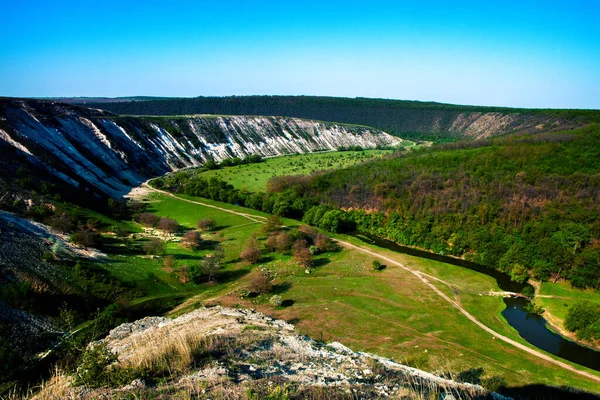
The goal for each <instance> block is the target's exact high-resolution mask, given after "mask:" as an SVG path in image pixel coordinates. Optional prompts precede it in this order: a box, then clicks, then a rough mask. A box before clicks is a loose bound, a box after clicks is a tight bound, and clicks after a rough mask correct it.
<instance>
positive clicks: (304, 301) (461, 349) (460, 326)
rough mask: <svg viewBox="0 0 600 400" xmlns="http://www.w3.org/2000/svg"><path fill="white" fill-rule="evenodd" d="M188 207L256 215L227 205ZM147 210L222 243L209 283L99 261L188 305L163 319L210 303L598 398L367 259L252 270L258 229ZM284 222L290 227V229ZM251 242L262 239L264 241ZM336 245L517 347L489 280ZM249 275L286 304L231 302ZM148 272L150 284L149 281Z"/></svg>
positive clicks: (161, 203)
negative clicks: (386, 261) (425, 277)
mask: <svg viewBox="0 0 600 400" xmlns="http://www.w3.org/2000/svg"><path fill="white" fill-rule="evenodd" d="M258 166H260V164H259V165H258ZM182 197H184V196H182ZM185 198H187V199H193V198H191V197H188V196H185ZM196 200H198V201H201V202H204V203H207V204H213V205H217V206H220V207H223V208H224V209H231V210H235V211H242V212H245V213H248V214H250V215H263V216H264V214H262V213H258V212H256V211H253V210H249V209H243V208H240V207H236V206H233V205H229V204H223V203H218V202H214V201H209V200H205V199H196ZM150 210H151V211H152V212H154V213H156V214H158V215H161V216H169V217H171V218H175V219H177V220H178V221H179V222H180V223H181V224H182V225H184V226H186V227H187V228H193V227H194V226H195V223H196V221H197V220H198V219H201V218H203V217H206V216H210V217H212V218H215V220H216V221H217V225H218V228H217V229H216V232H218V234H217V233H212V234H211V235H207V239H209V240H213V239H214V240H215V241H219V242H220V243H221V244H222V245H223V247H224V249H225V261H226V264H225V269H224V271H223V274H222V275H221V276H220V278H219V280H218V282H217V283H211V284H206V283H205V284H199V285H196V284H191V283H190V284H186V285H182V284H180V283H179V282H178V281H177V280H176V279H175V278H174V277H173V276H172V275H169V274H166V273H165V272H164V271H162V269H161V262H160V261H159V260H149V259H141V258H139V257H138V260H136V261H132V260H126V259H124V260H123V262H122V263H112V264H110V263H109V265H108V266H107V268H109V269H110V270H111V271H112V272H113V273H114V274H115V275H116V276H119V277H120V278H122V279H134V280H135V279H140V280H141V281H140V282H139V283H140V284H149V286H148V288H147V295H146V297H145V298H143V299H139V300H138V301H146V300H150V299H152V298H154V299H156V298H158V299H160V298H163V297H168V296H176V295H177V296H184V297H186V298H188V300H187V301H184V303H183V304H182V305H181V306H180V307H178V308H176V309H175V310H174V311H173V312H172V314H173V315H177V314H180V313H182V312H185V311H190V310H192V309H194V308H196V307H198V306H201V305H203V304H207V303H214V302H218V303H221V304H223V305H228V306H235V307H238V306H239V307H251V308H256V309H259V310H261V311H264V312H266V313H267V314H270V315H272V316H274V317H277V318H281V319H285V320H288V321H291V322H293V323H294V324H295V325H296V326H297V329H298V332H299V333H301V334H306V335H309V336H311V337H313V338H315V339H323V340H325V341H328V342H330V341H339V342H341V343H344V344H346V345H348V346H350V347H351V348H353V349H355V350H361V351H368V352H372V353H376V354H379V355H382V356H386V357H390V358H393V359H395V360H398V361H401V362H406V363H409V364H411V365H414V366H417V367H419V368H422V369H425V370H429V371H435V372H452V373H459V372H461V371H465V370H467V369H471V368H478V367H482V368H484V370H485V373H486V375H487V376H501V377H502V378H504V379H505V380H506V381H507V382H508V384H509V385H511V386H512V385H524V384H531V383H542V384H547V385H554V386H559V385H570V386H574V387H578V388H582V389H586V390H594V391H597V390H598V388H597V384H595V383H593V382H590V381H588V380H586V379H585V378H582V377H579V376H577V375H575V374H573V373H570V372H568V371H565V370H562V369H560V368H558V367H556V366H554V365H552V364H550V363H548V362H545V361H543V360H539V359H537V358H535V357H532V356H529V355H527V354H523V353H521V352H520V351H518V350H517V349H516V348H514V347H512V346H510V345H508V344H506V343H504V342H501V341H500V340H496V339H494V338H493V337H491V336H490V335H489V334H488V333H486V332H485V331H483V330H482V329H480V328H478V327H477V326H476V325H474V324H473V323H472V322H470V321H469V320H467V319H466V317H464V316H463V315H462V314H461V313H460V312H459V311H458V310H456V309H454V308H453V307H452V306H451V305H450V304H448V303H447V302H445V301H444V300H443V299H442V298H440V297H439V296H438V295H437V294H435V293H434V292H433V291H432V290H431V289H430V288H429V287H427V286H425V285H424V284H423V283H422V282H421V281H420V280H419V279H417V278H416V277H415V276H414V275H412V274H410V273H408V272H407V271H405V270H403V269H401V268H398V267H394V266H388V267H387V268H386V269H385V270H383V271H379V272H374V271H372V270H371V262H372V261H373V258H372V257H370V256H368V255H365V254H363V253H360V252H356V251H351V250H342V251H339V252H332V253H325V254H321V255H319V256H317V257H316V259H317V262H316V263H317V265H318V266H317V267H316V268H315V269H314V270H313V273H311V274H306V273H305V272H304V270H303V269H302V268H300V267H299V266H297V265H296V264H295V262H294V261H293V260H292V258H291V256H290V255H281V254H277V253H274V254H268V255H267V256H266V257H265V259H264V260H263V262H262V263H261V264H260V265H259V266H254V267H252V266H249V265H247V264H246V263H244V262H242V261H240V260H239V254H240V252H241V249H242V246H243V243H244V242H245V241H246V240H247V238H248V237H249V236H250V235H251V234H252V232H256V231H257V230H259V229H260V226H261V224H259V223H256V222H253V221H251V220H249V219H247V218H244V217H242V216H238V215H233V214H229V213H227V212H224V211H220V210H215V209H213V208H208V207H203V206H200V205H197V204H191V203H188V202H184V201H180V200H177V199H173V198H170V197H167V196H163V195H160V194H152V195H151V202H150ZM285 222H286V223H293V224H296V225H297V222H295V221H291V220H286V221H285ZM259 237H260V239H261V240H264V236H259ZM340 238H343V239H344V240H347V241H350V242H352V243H355V244H358V245H360V246H362V247H367V248H371V249H376V250H377V251H378V252H380V253H381V254H383V255H385V256H388V257H391V258H393V259H395V260H397V261H400V262H402V263H403V264H404V265H406V266H408V267H411V268H414V269H417V270H420V271H423V272H425V273H428V274H430V275H433V276H435V277H438V278H440V279H443V280H445V281H446V282H448V283H449V284H450V285H451V287H448V286H446V285H444V284H442V283H436V286H437V287H438V288H440V289H441V290H442V291H443V292H444V293H446V294H448V295H449V296H451V297H453V298H454V299H456V300H457V301H459V302H460V303H461V304H462V305H463V306H464V307H465V308H466V309H467V310H468V311H469V312H470V313H471V314H473V315H474V316H476V317H477V318H478V319H479V320H480V321H482V322H484V323H485V324H486V325H488V326H490V327H491V328H493V329H495V330H496V331H498V332H500V333H501V334H503V335H506V336H508V337H510V338H512V339H514V340H517V341H519V342H521V343H526V342H525V341H524V340H523V339H521V338H520V337H519V335H518V334H517V332H516V331H515V330H514V329H512V328H511V327H510V326H509V325H508V324H507V323H506V322H505V321H504V320H503V319H502V316H501V315H500V311H501V310H502V309H503V307H504V303H503V302H502V300H501V298H498V297H490V296H485V295H482V294H483V293H486V292H488V291H489V290H498V287H497V286H496V284H495V282H494V280H493V279H492V278H490V277H488V276H485V275H482V274H479V273H476V272H473V271H470V270H466V269H463V268H460V267H457V266H453V265H449V264H445V263H440V262H436V261H431V260H424V259H420V258H416V257H411V256H408V255H402V254H397V253H393V252H391V251H389V250H385V249H379V248H376V247H374V246H370V245H368V244H366V243H363V242H361V241H360V240H359V239H357V238H353V237H347V236H340ZM205 252H210V249H201V250H199V251H197V252H191V251H189V250H185V249H183V248H181V247H180V246H179V245H177V244H171V245H169V248H168V254H173V255H175V256H176V257H177V259H178V263H179V265H182V263H192V262H196V260H197V259H199V257H200V256H201V255H203V254H204V253H205ZM130 262H131V263H130ZM258 268H267V269H269V270H270V271H271V272H272V274H273V275H274V276H276V280H275V284H276V285H275V287H276V289H275V290H276V292H277V293H279V294H280V295H281V296H282V297H283V299H284V300H287V301H288V303H289V304H291V305H289V306H287V307H279V308H274V307H272V306H271V305H269V304H268V297H266V296H259V297H257V298H254V299H241V298H239V296H238V294H237V292H236V290H237V289H239V288H243V287H245V286H246V285H247V284H248V282H249V281H250V278H251V276H252V274H255V273H257V271H256V270H257V269H258ZM150 273H152V274H153V275H151V277H152V279H154V283H151V282H149V281H150V279H148V274H150ZM588 371H589V370H588Z"/></svg>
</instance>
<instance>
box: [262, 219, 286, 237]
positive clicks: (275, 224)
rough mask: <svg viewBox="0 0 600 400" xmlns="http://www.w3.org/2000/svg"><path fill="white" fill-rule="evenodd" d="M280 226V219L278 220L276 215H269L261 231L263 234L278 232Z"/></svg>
mask: <svg viewBox="0 0 600 400" xmlns="http://www.w3.org/2000/svg"><path fill="white" fill-rule="evenodd" d="M282 225H283V222H282V221H281V218H279V216H278V215H271V216H270V217H269V218H267V220H266V221H265V224H264V225H263V228H262V230H263V232H267V233H268V232H273V231H276V230H279V229H280V228H281V226H282Z"/></svg>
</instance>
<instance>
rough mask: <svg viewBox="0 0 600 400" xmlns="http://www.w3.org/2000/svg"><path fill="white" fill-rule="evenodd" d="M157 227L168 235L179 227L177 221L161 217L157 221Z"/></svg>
mask: <svg viewBox="0 0 600 400" xmlns="http://www.w3.org/2000/svg"><path fill="white" fill-rule="evenodd" d="M157 227H158V229H160V230H161V231H163V232H165V233H166V234H169V235H170V234H173V233H175V232H177V229H179V223H178V222H177V221H175V220H174V219H171V218H161V219H160V221H158V225H157Z"/></svg>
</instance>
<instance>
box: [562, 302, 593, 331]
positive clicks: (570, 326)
mask: <svg viewBox="0 0 600 400" xmlns="http://www.w3.org/2000/svg"><path fill="white" fill-rule="evenodd" d="M599 319H600V306H599V305H598V304H595V303H592V302H589V301H582V302H578V303H575V304H573V305H572V306H571V307H569V309H568V311H567V317H566V318H565V328H567V330H569V331H571V332H577V333H578V334H579V332H580V331H585V330H586V328H588V327H590V326H592V325H593V324H594V323H595V322H596V321H598V320H599Z"/></svg>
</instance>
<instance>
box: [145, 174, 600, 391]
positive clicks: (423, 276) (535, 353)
mask: <svg viewBox="0 0 600 400" xmlns="http://www.w3.org/2000/svg"><path fill="white" fill-rule="evenodd" d="M143 185H144V186H146V187H148V188H150V189H151V190H153V191H155V192H158V193H161V194H164V195H165V196H169V197H172V198H174V199H177V200H181V201H186V202H188V203H192V204H198V205H201V206H204V207H210V208H214V209H217V210H221V211H224V212H228V213H232V214H235V215H239V216H242V217H245V218H248V219H250V220H252V221H254V222H258V223H263V222H264V220H266V218H265V217H260V216H256V215H250V214H245V213H240V212H237V211H233V210H228V209H226V208H222V207H217V206H214V205H211V204H206V203H202V202H199V201H193V200H187V199H182V198H180V197H177V196H175V195H173V194H171V193H169V192H165V191H164V190H159V189H155V188H153V187H151V186H150V185H148V182H145V183H144V184H143ZM255 218H260V220H257V219H255ZM334 240H336V241H337V242H338V243H339V244H341V245H342V246H344V247H346V248H350V249H353V250H356V251H360V252H361V253H365V254H369V255H371V256H373V257H376V258H379V259H381V260H384V261H386V262H388V263H390V264H393V265H395V266H397V267H400V268H402V269H404V270H406V271H408V272H410V273H411V274H413V275H415V276H416V277H418V278H419V279H420V280H421V281H422V282H423V283H424V284H425V285H427V286H429V287H430V288H431V290H433V291H434V292H435V293H437V294H438V295H439V296H440V297H441V298H443V299H444V300H445V301H447V302H448V303H450V304H451V305H452V306H454V307H455V308H457V309H458V310H459V311H460V312H461V313H462V314H463V315H464V316H465V317H467V318H468V319H469V320H470V321H471V322H473V323H474V324H475V325H477V326H479V327H480V328H481V329H483V330H484V331H486V332H488V333H489V334H491V335H492V336H493V337H495V338H497V339H500V340H502V341H503V342H506V343H508V344H510V345H512V346H514V347H516V348H518V349H519V350H523V351H525V352H527V353H529V354H531V355H532V356H535V357H538V358H540V359H542V360H545V361H548V362H550V363H552V364H554V365H557V366H559V367H561V368H563V369H565V370H567V371H571V372H574V373H576V374H579V375H581V376H584V377H586V378H588V379H591V380H593V381H596V382H600V376H596V375H594V374H591V373H589V372H586V371H582V370H579V369H577V368H575V367H573V366H571V365H569V364H567V363H564V362H562V361H559V360H556V359H554V358H552V357H550V356H548V355H546V354H544V353H542V352H540V351H537V350H534V349H532V348H529V347H527V346H525V345H523V344H521V343H519V342H517V341H514V340H512V339H510V338H508V337H506V336H504V335H501V334H500V333H498V332H496V331H495V330H493V329H492V328H490V327H488V326H487V325H485V324H483V323H482V322H480V321H479V320H478V319H477V318H475V317H474V316H473V315H471V314H470V313H469V312H468V311H467V310H465V309H464V308H463V307H462V306H461V305H460V304H459V303H457V302H456V301H454V300H452V299H451V298H450V297H448V296H447V295H446V294H445V293H444V292H442V291H441V290H440V289H438V288H437V287H436V286H435V285H433V284H432V283H430V282H429V281H428V280H427V278H429V279H432V278H433V279H435V280H438V281H440V282H443V283H444V284H446V282H444V281H442V280H441V279H438V278H435V277H433V276H429V275H427V274H424V273H422V272H419V271H416V270H413V269H410V268H408V267H406V266H405V265H404V264H402V263H400V262H398V261H395V260H393V259H391V258H389V257H386V256H383V255H381V254H379V253H376V252H374V251H372V250H368V249H365V248H362V247H359V246H356V245H354V244H352V243H349V242H346V241H344V240H339V239H334Z"/></svg>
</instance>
